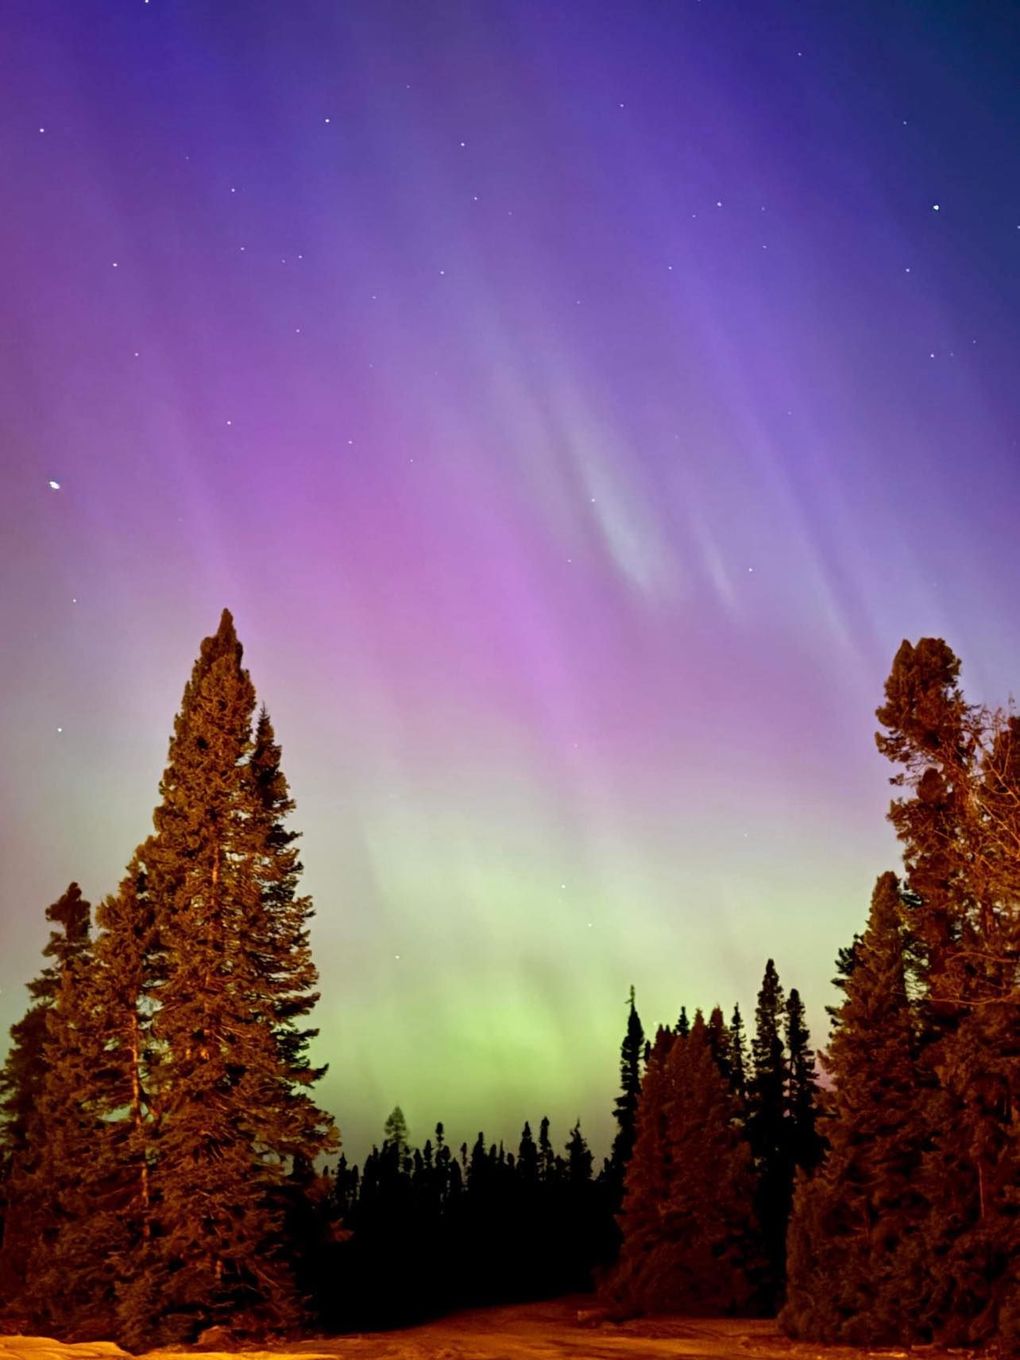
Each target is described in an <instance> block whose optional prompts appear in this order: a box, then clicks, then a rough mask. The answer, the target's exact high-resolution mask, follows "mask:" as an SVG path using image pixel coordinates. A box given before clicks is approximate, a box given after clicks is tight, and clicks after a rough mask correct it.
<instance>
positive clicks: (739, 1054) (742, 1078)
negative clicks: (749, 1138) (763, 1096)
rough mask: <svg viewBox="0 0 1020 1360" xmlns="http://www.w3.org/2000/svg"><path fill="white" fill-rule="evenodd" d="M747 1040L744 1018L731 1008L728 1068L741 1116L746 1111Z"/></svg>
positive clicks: (735, 1007) (738, 1009)
mask: <svg viewBox="0 0 1020 1360" xmlns="http://www.w3.org/2000/svg"><path fill="white" fill-rule="evenodd" d="M747 1061H748V1060H747V1038H746V1036H745V1033H744V1017H743V1016H742V1015H741V1014H740V1007H739V1006H734V1007H733V1018H732V1019H731V1020H730V1050H729V1067H730V1080H731V1082H732V1085H733V1094H734V1095H735V1096H736V1098H737V1109H738V1111H739V1113H740V1115H741V1116H744V1115H745V1114H746V1111H747Z"/></svg>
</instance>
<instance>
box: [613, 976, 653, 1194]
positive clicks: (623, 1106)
mask: <svg viewBox="0 0 1020 1360" xmlns="http://www.w3.org/2000/svg"><path fill="white" fill-rule="evenodd" d="M644 1049H645V1031H644V1029H643V1027H642V1025H641V1017H640V1016H639V1015H638V1012H637V1005H636V1004H635V1000H634V988H633V987H631V989H630V998H629V1001H628V1012H627V1032H626V1034H625V1035H624V1036H623V1043H622V1044H621V1045H620V1094H619V1095H618V1096H617V1097H616V1101H615V1103H614V1106H613V1118H614V1119H615V1120H616V1123H617V1130H616V1137H615V1138H614V1139H613V1148H612V1152H611V1153H610V1158H609V1175H608V1181H609V1187H610V1195H611V1199H612V1205H613V1212H616V1211H617V1210H618V1209H619V1207H620V1202H621V1200H622V1197H623V1179H624V1174H625V1172H626V1168H627V1163H628V1162H629V1161H630V1155H631V1153H632V1152H633V1150H634V1133H635V1124H636V1119H637V1107H638V1099H639V1097H640V1095H641V1061H642V1057H643V1054H644Z"/></svg>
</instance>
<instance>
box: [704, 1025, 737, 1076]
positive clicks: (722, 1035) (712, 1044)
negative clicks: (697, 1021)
mask: <svg viewBox="0 0 1020 1360" xmlns="http://www.w3.org/2000/svg"><path fill="white" fill-rule="evenodd" d="M705 1037H706V1038H707V1040H708V1046H709V1048H710V1049H711V1052H712V1057H713V1058H714V1059H715V1065H716V1067H718V1069H719V1071H720V1072H721V1073H722V1075H723V1078H724V1079H725V1081H726V1083H727V1085H729V1086H731V1087H732V1085H733V1072H732V1069H731V1068H730V1032H729V1030H728V1029H727V1027H726V1021H725V1019H724V1018H723V1013H722V1007H721V1006H713V1007H712V1010H711V1013H710V1014H709V1017H708V1024H707V1025H706V1026H705Z"/></svg>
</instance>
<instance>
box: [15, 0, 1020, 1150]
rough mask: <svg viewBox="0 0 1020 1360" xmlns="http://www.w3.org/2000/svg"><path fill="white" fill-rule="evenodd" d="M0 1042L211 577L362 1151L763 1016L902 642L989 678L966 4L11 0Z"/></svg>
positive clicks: (865, 801)
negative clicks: (401, 1129) (296, 854)
mask: <svg viewBox="0 0 1020 1360" xmlns="http://www.w3.org/2000/svg"><path fill="white" fill-rule="evenodd" d="M4 30H5V34H4V40H3V47H2V51H0V105H2V123H0V174H2V181H0V182H2V184H3V186H4V188H3V205H4V206H3V213H2V215H0V271H2V275H3V286H2V296H3V299H4V301H3V312H4V322H5V325H4V347H3V363H2V365H0V428H2V436H3V445H2V448H3V454H2V459H3V470H4V491H3V495H2V497H0V539H2V545H3V558H2V560H3V567H4V570H3V575H2V582H0V625H2V636H3V643H4V645H3V670H2V676H3V680H2V694H3V705H2V710H0V746H2V750H3V755H4V759H3V803H2V828H0V836H2V865H3V872H2V876H0V913H2V915H0V922H2V927H0V928H2V934H3V945H4V948H3V951H2V956H0V970H2V971H0V985H2V993H0V1023H2V1025H3V1027H4V1030H6V1027H7V1026H8V1025H9V1024H10V1023H11V1022H12V1021H13V1020H14V1019H16V1018H17V1016H18V1015H19V1014H20V1013H21V1011H22V1010H23V1008H24V1001H25V993H24V991H23V989H22V986H21V984H22V983H23V982H24V981H25V980H27V979H28V978H29V977H31V976H32V975H33V974H34V973H35V972H36V971H37V970H38V966H39V960H38V953H39V949H40V947H41V945H42V944H43V942H44V940H45V936H46V923H45V921H44V919H43V908H44V907H45V906H46V905H47V904H48V903H49V902H51V901H53V900H54V899H55V898H56V897H57V896H58V895H59V894H60V892H61V891H62V890H63V888H64V887H65V886H66V884H67V882H68V880H69V879H71V878H75V879H77V880H79V881H80V882H81V884H82V886H83V889H84V890H85V892H86V894H87V895H88V896H89V897H91V898H92V900H93V901H95V900H97V899H98V898H99V897H101V896H102V895H103V894H104V893H105V892H107V891H110V890H111V889H112V888H113V887H114V886H115V885H116V883H117V881H118V879H119V877H120V875H121V873H122V871H123V868H124V865H125V864H126V863H127V860H128V858H129V856H130V855H131V852H132V851H133V849H134V847H135V845H136V844H137V843H138V842H139V841H140V840H141V839H142V838H143V837H144V836H145V835H146V834H147V831H148V829H149V826H150V815H151V810H152V807H153V806H154V804H155V802H156V799H157V783H158V780H159V775H160V772H161V770H162V766H163V761H164V757H165V754H166V744H167V739H168V736H169V732H170V728H171V724H172V719H173V714H174V712H175V710H176V707H177V704H178V702H179V699H180V695H181V691H182V688H183V685H184V682H185V680H186V678H187V675H188V671H189V668H190V666H191V662H192V660H193V658H194V656H195V654H196V652H197V650H198V646H199V642H200V640H201V638H202V637H203V636H204V635H205V634H207V633H209V632H211V631H213V629H214V628H215V626H216V622H217V619H218V617H219V611H220V609H221V608H222V607H223V606H224V605H227V606H229V607H230V608H231V610H232V611H233V613H234V615H235V618H236V621H237V627H238V632H239V634H240V636H241V639H242V640H243V642H244V644H245V649H246V662H247V664H248V665H249V666H250V669H251V673H252V678H253V680H254V682H255V685H256V687H257V689H258V692H259V695H260V697H261V698H262V699H263V700H264V701H265V702H266V704H267V705H268V707H269V709H270V711H271V713H272V717H273V721H274V724H275V727H276V730H277V733H278V736H279V738H280V740H281V742H282V746H283V753H284V767H285V769H286V772H287V774H288V777H289V779H290V782H291V786H292V790H293V793H294V796H295V798H296V800H297V805H298V811H297V814H296V816H295V819H294V825H295V826H296V827H297V828H299V829H300V830H301V831H302V832H303V837H304V838H303V843H302V844H303V859H304V863H305V865H306V874H305V885H306V887H307V888H308V890H309V891H310V892H311V893H312V894H313V895H314V897H315V900H316V904H317V917H316V925H315V934H314V945H315V950H316V956H317V959H318V963H319V967H320V971H321V975H322V993H323V1000H322V1002H321V1003H320V1006H319V1009H318V1012H317V1019H318V1023H319V1024H320V1026H321V1030H322V1036H321V1039H320V1041H319V1050H318V1051H319V1053H320V1055H321V1056H322V1058H323V1059H328V1061H329V1062H330V1064H331V1066H330V1072H329V1075H328V1077H327V1078H326V1080H325V1082H324V1085H323V1088H322V1093H321V1098H322V1101H323V1103H324V1104H325V1105H326V1106H327V1107H328V1108H329V1109H331V1110H332V1111H333V1112H334V1113H335V1114H336V1115H337V1118H338V1120H339V1122H340V1124H341V1126H342V1128H343V1131H344V1136H345V1141H346V1142H347V1144H348V1148H349V1151H350V1152H353V1154H354V1155H355V1156H360V1154H361V1153H362V1152H363V1151H364V1149H365V1147H366V1146H367V1143H368V1142H369V1141H370V1140H371V1139H372V1138H373V1137H376V1138H377V1137H378V1136H379V1133H380V1131H381V1126H382V1121H383V1119H384V1118H385V1116H386V1114H387V1113H388V1111H389V1110H390V1109H391V1108H392V1106H393V1105H394V1104H396V1103H398V1102H399V1103H400V1104H401V1105H402V1106H403V1108H404V1110H405V1112H406V1114H407V1117H408V1121H409V1124H410V1126H411V1131H412V1136H413V1137H415V1138H423V1137H424V1136H426V1134H427V1133H428V1131H429V1130H430V1128H431V1126H432V1125H433V1124H434V1123H435V1121H436V1120H437V1119H443V1120H445V1121H446V1123H447V1126H448V1129H449V1132H450V1135H451V1138H452V1139H454V1140H455V1141H456V1142H460V1141H461V1139H465V1138H472V1137H473V1136H474V1134H475V1132H477V1130H478V1129H479V1128H484V1129H485V1131H486V1133H487V1134H488V1135H490V1136H494V1137H497V1138H498V1137H506V1138H507V1139H508V1140H509V1139H513V1138H515V1137H516V1133H517V1131H518V1130H519V1127H520V1124H521V1123H522V1121H523V1120H524V1119H525V1118H530V1119H532V1120H533V1121H534V1120H535V1119H537V1118H538V1117H540V1116H541V1115H542V1114H543V1113H548V1114H549V1115H550V1116H551V1117H552V1120H553V1125H554V1129H553V1132H554V1136H555V1138H556V1139H557V1142H558V1143H561V1142H562V1140H563V1139H564V1138H565V1137H566V1133H567V1130H568V1128H569V1125H570V1124H572V1123H573V1121H574V1119H575V1118H576V1117H577V1116H578V1115H580V1116H581V1118H582V1121H583V1124H584V1127H585V1130H586V1132H588V1133H589V1135H590V1136H591V1137H592V1140H593V1142H594V1143H595V1146H596V1149H597V1151H599V1152H601V1151H603V1150H604V1143H605V1139H606V1133H607V1131H608V1123H609V1108H610V1105H611V1101H612V1097H613V1095H614V1094H615V1090H616V1080H617V1050H618V1045H619V1041H620V1038H621V1037H622V1032H623V1025H624V1020H625V1004H624V1003H625V1000H626V996H627V989H628V987H629V985H630V984H631V983H632V982H633V983H634V984H635V985H636V987H637V989H638V1003H639V1009H640V1011H641V1014H642V1017H643V1019H644V1021H645V1024H646V1027H648V1026H650V1025H653V1024H654V1023H655V1022H657V1021H669V1020H672V1019H674V1018H675V1014H676V1011H677V1009H678V1007H679V1005H680V1003H681V1002H684V1003H686V1004H687V1006H688V1007H689V1008H693V1007H694V1006H696V1005H702V1006H706V1007H708V1006H711V1005H712V1004H713V1003H714V1002H716V1001H719V1002H721V1003H722V1004H724V1005H725V1006H726V1007H727V1008H729V1007H730V1006H731V1005H732V1003H733V1001H734V1000H739V1001H740V1003H741V1005H742V1006H743V1008H744V1010H745V1013H747V1012H749V1011H750V1010H751V1008H752V1006H753V1000H754V993H755V990H756V987H757V984H758V980H759V979H760V976H761V971H762V966H763V964H764V961H765V958H766V957H767V956H768V955H769V954H773V955H774V956H775V958H776V962H777V965H778V968H779V972H780V976H781V978H782V979H783V981H784V983H785V984H786V985H787V986H790V985H795V986H798V987H799V988H800V989H801V991H802V993H803V994H804V996H805V998H806V999H807V1001H808V1003H809V1005H810V1008H811V1015H812V1020H813V1023H814V1031H815V1039H816V1041H819V1042H820V1041H821V1040H822V1038H823V1035H824V1026H823V1017H822V1006H823V1004H824V1003H825V1002H826V1001H828V1000H830V999H831V998H830V992H829V988H828V979H829V977H830V976H831V973H832V959H833V957H834V955H835V952H836V950H837V948H838V947H839V946H840V945H841V944H844V943H846V942H847V941H848V940H849V938H850V937H851V935H852V934H853V932H854V930H856V929H857V928H859V926H860V925H861V923H862V921H863V919H864V915H865V912H866V908H867V901H868V894H869V892H870V888H871V884H872V882H873V880H874V878H875V876H876V874H877V873H879V872H880V871H882V870H883V869H886V868H889V867H895V866H896V865H897V863H898V858H897V852H896V848H895V845H894V843H893V838H892V834H891V831H890V830H889V829H888V828H887V827H886V825H885V823H884V821H883V814H884V809H885V805H886V803H887V800H888V796H889V790H888V786H887V783H886V771H885V769H884V767H883V764H882V762H881V761H880V759H879V758H878V756H877V754H876V753H875V752H874V747H873V741H872V732H873V730H874V726H875V724H874V720H873V710H874V708H875V707H876V705H877V703H878V702H879V700H880V696H881V687H882V682H883V680H884V678H885V675H886V673H887V671H888V667H889V663H890V661H891V658H892V655H893V653H894V651H895V648H896V646H897V645H898V643H899V641H900V639H901V638H903V637H910V638H916V637H918V636H921V635H922V634H938V635H943V636H945V637H946V639H947V640H948V641H949V642H950V644H951V645H952V647H953V648H954V650H955V651H956V652H957V653H958V654H959V655H960V656H961V657H962V658H963V661H964V679H965V685H966V688H967V690H968V693H969V694H970V695H971V696H972V697H974V698H976V699H987V700H988V701H990V702H999V701H1002V700H1004V699H1005V698H1006V697H1007V695H1008V694H1009V692H1010V690H1011V688H1016V686H1017V684H1018V678H1020V633H1018V629H1017V623H1016V618H1017V611H1016V603H1015V598H1014V597H1015V590H1016V582H1017V580H1018V569H1020V535H1018V533H1017V516H1018V508H1020V446H1018V443H1017V439H1018V432H1020V384H1018V382H1017V378H1016V373H1017V355H1018V338H1020V337H1018V317H1020V158H1018V151H1017V148H1018V146H1020V96H1018V93H1017V88H1016V81H1015V73H1016V71H1017V69H1020V14H1018V12H1017V10H1016V8H1015V7H1014V6H1011V5H1007V4H1003V5H998V6H995V5H993V6H982V7H978V6H967V5H949V4H942V3H932V4H920V3H918V4H905V3H900V4H872V3H865V2H864V0H854V2H853V3H841V4H836V5H832V6H824V7H807V6H802V5H797V4H792V3H776V4H767V5H766V4H756V3H751V0H744V2H743V3H707V2H706V3H693V2H690V3H688V0H675V3H658V2H655V3H653V2H652V0H641V2H639V3H635V4H626V5H625V4H618V5H617V4H608V3H598V2H596V0H592V2H591V3H580V2H578V3H553V0H546V2H545V3H531V2H530V0H516V3H507V2H504V0H486V2H485V3H481V2H480V0H479V2H478V3H454V2H453V0H450V2H449V3H446V2H445V0H444V3H433V2H431V0H411V2H409V3H387V2H386V0H379V2H371V3H370V2H368V0H365V2H364V3H341V0H287V2H286V3H284V2H283V0H245V3H240V0H204V2H201V3H200V2H199V0H123V2H119V3H111V2H110V0H9V3H8V4H7V5H6V6H5V16H4Z"/></svg>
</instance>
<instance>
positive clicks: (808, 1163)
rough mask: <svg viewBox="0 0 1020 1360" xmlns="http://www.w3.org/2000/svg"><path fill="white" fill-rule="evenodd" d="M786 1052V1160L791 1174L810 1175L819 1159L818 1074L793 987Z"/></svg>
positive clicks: (809, 1039) (800, 1003) (789, 1002)
mask: <svg viewBox="0 0 1020 1360" xmlns="http://www.w3.org/2000/svg"><path fill="white" fill-rule="evenodd" d="M786 1050H787V1055H788V1066H789V1077H788V1082H789V1084H788V1087H787V1097H786V1107H787V1120H788V1125H789V1132H788V1142H789V1149H790V1159H791V1161H792V1163H793V1166H794V1168H795V1170H797V1171H804V1172H806V1173H808V1174H810V1173H811V1172H812V1171H813V1170H814V1169H815V1167H816V1166H817V1165H818V1163H819V1161H820V1160H821V1157H822V1149H823V1146H824V1144H823V1141H822V1138H821V1136H820V1134H819V1132H818V1073H817V1070H816V1068H815V1055H814V1053H813V1052H812V1049H811V1035H810V1034H809V1033H808V1028H807V1023H806V1021H805V1018H804V1003H803V1001H801V999H800V992H798V991H797V988H796V987H791V988H790V995H789V996H788V997H787V999H786Z"/></svg>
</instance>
